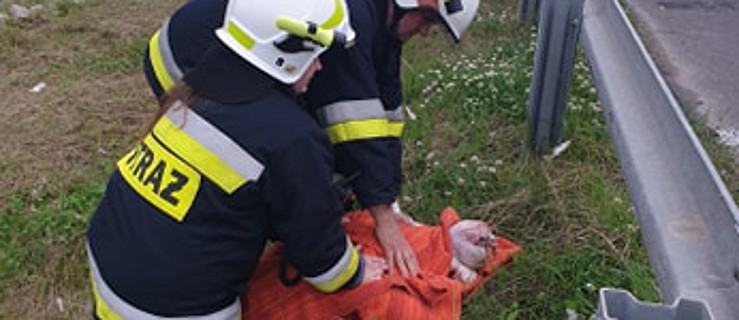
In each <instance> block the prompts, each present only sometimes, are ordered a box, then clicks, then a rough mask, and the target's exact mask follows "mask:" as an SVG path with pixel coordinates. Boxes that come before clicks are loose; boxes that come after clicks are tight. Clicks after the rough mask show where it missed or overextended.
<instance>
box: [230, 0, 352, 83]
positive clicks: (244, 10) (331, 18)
mask: <svg viewBox="0 0 739 320" xmlns="http://www.w3.org/2000/svg"><path fill="white" fill-rule="evenodd" d="M216 35H217V36H218V38H219V39H220V40H221V41H222V42H223V43H224V44H225V45H226V46H227V47H229V48H230V49H231V50H233V51H234V52H235V53H236V54H238V55H239V56H240V57H241V58H243V59H245V60H247V61H248V62H250V63H251V64H253V65H254V66H255V67H257V68H259V69H260V70H262V71H264V72H265V73H267V74H269V75H270V76H272V77H274V78H275V79H277V80H279V81H280V82H283V83H286V84H292V83H294V82H295V81H297V80H298V79H299V78H300V77H301V76H302V75H303V73H304V72H305V71H306V69H307V68H308V66H309V65H310V64H311V62H312V61H313V59H315V58H317V57H318V55H320V54H321V53H322V52H324V51H325V50H326V49H328V48H329V47H333V46H349V45H351V44H352V43H353V41H354V36H355V34H354V30H352V28H351V26H350V25H349V10H348V8H347V5H346V2H345V1H344V0H269V1H264V0H261V1H260V0H230V1H229V2H228V7H227V8H226V14H225V16H224V21H223V26H222V27H221V28H219V29H218V30H216Z"/></svg>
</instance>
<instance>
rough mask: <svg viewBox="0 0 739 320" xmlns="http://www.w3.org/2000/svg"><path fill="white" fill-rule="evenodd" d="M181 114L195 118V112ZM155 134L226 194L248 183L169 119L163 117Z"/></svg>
mask: <svg viewBox="0 0 739 320" xmlns="http://www.w3.org/2000/svg"><path fill="white" fill-rule="evenodd" d="M181 112H190V115H191V116H195V114H194V112H191V111H189V110H181ZM185 121H187V119H186V120H185ZM153 132H154V134H155V135H156V137H157V138H159V140H161V141H162V143H164V145H166V146H167V147H168V148H170V149H171V150H172V151H173V152H174V153H176V154H177V155H178V156H180V157H182V158H183V159H184V160H185V161H187V162H188V163H189V164H191V165H192V166H194V167H195V168H197V169H198V170H200V172H201V173H202V174H203V175H205V176H206V177H207V178H208V179H209V180H210V181H213V183H215V184H216V185H218V186H219V187H220V188H221V189H223V190H224V191H225V192H227V193H229V194H230V193H232V192H234V191H235V190H236V189H237V188H239V187H241V186H242V185H243V184H244V183H246V182H247V180H246V179H245V178H244V177H242V176H241V175H240V174H239V173H238V172H237V171H236V170H234V169H233V168H231V166H229V165H228V164H226V163H225V162H224V161H223V160H222V159H221V158H220V157H218V156H216V155H215V154H214V153H213V152H211V151H210V150H209V149H208V148H206V147H205V146H203V145H202V144H201V143H200V142H198V141H197V140H195V139H193V138H192V137H190V136H189V135H188V134H187V133H186V132H184V130H182V129H181V128H180V127H179V126H177V125H176V124H175V123H173V122H172V121H171V120H170V119H169V118H168V117H166V116H165V117H162V119H161V120H159V122H157V124H156V125H155V126H154V129H153Z"/></svg>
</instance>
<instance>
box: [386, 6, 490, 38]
mask: <svg viewBox="0 0 739 320" xmlns="http://www.w3.org/2000/svg"><path fill="white" fill-rule="evenodd" d="M395 5H397V6H398V7H400V9H403V10H414V9H424V8H425V9H432V10H434V11H436V12H437V13H438V14H439V18H440V19H439V20H440V22H442V24H443V25H444V26H445V27H446V29H447V31H449V35H451V36H452V38H453V39H454V41H459V39H460V38H461V37H462V34H463V33H464V32H465V30H467V27H469V26H470V23H472V20H473V19H474V18H475V14H476V13H477V8H478V7H479V6H480V0H395Z"/></svg>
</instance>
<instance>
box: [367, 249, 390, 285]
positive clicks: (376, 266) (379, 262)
mask: <svg viewBox="0 0 739 320" xmlns="http://www.w3.org/2000/svg"><path fill="white" fill-rule="evenodd" d="M363 258H364V276H363V277H362V284H367V283H370V282H372V281H377V280H380V279H381V278H382V275H383V274H385V272H387V270H388V266H387V260H385V259H383V258H380V257H375V256H367V255H365V256H363Z"/></svg>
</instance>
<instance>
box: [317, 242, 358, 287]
mask: <svg viewBox="0 0 739 320" xmlns="http://www.w3.org/2000/svg"><path fill="white" fill-rule="evenodd" d="M353 248H354V247H353V246H352V243H351V242H350V241H349V238H348V237H347V238H346V250H344V255H343V256H341V259H339V262H337V263H336V264H335V265H334V266H333V267H331V269H329V270H328V271H326V272H324V273H323V274H320V275H317V276H315V277H305V281H308V282H310V283H311V284H313V285H316V286H319V285H322V284H324V283H327V282H330V281H331V280H334V278H336V277H337V276H339V275H340V274H341V273H343V272H344V271H345V270H346V268H347V267H348V266H349V262H351V258H352V249H353Z"/></svg>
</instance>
